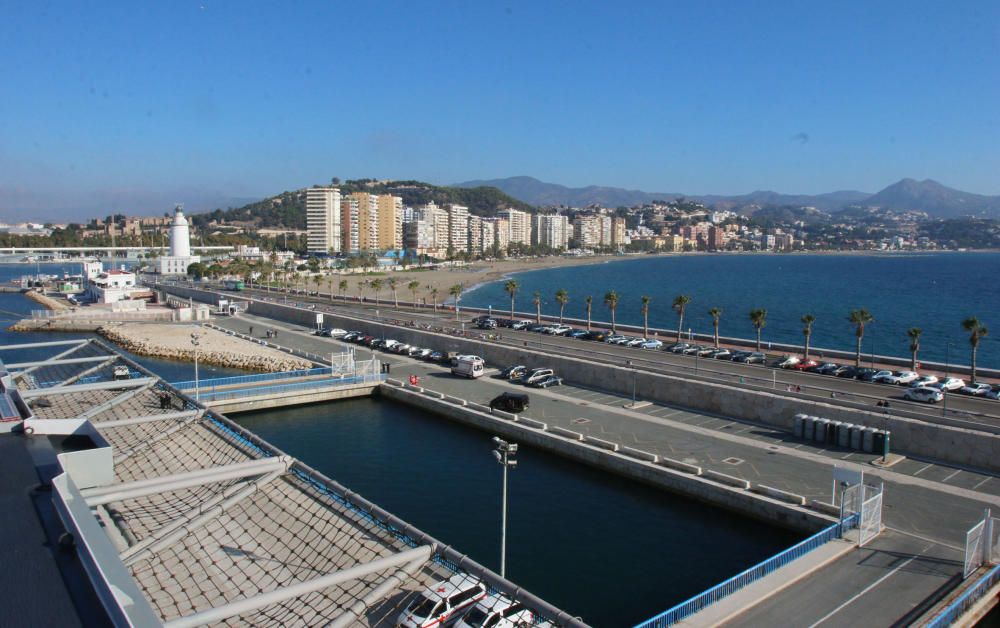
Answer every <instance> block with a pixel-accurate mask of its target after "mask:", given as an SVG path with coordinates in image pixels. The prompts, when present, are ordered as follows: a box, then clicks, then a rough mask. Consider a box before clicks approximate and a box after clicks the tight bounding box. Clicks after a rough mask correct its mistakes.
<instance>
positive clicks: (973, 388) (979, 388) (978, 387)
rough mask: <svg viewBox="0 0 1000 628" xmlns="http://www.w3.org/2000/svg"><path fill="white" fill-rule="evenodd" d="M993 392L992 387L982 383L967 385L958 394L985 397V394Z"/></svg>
mask: <svg viewBox="0 0 1000 628" xmlns="http://www.w3.org/2000/svg"><path fill="white" fill-rule="evenodd" d="M992 390H993V387H992V386H990V385H989V384H984V383H982V382H979V383H976V384H969V385H968V386H966V387H964V388H962V389H961V390H959V391H958V392H960V393H962V394H963V395H972V396H973V397H985V396H986V394H987V393H989V392H990V391H992Z"/></svg>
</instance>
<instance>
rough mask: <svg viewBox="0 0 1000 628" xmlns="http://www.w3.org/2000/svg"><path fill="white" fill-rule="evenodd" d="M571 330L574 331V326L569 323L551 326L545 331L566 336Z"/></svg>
mask: <svg viewBox="0 0 1000 628" xmlns="http://www.w3.org/2000/svg"><path fill="white" fill-rule="evenodd" d="M571 331H573V328H572V327H570V326H569V325H556V326H555V327H549V328H548V329H547V330H545V333H547V334H552V335H553V336H565V335H566V334H568V333H569V332H571Z"/></svg>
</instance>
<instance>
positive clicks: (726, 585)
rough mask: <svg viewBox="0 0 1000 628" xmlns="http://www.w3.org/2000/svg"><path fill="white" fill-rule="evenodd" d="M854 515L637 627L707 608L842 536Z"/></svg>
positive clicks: (654, 627)
mask: <svg viewBox="0 0 1000 628" xmlns="http://www.w3.org/2000/svg"><path fill="white" fill-rule="evenodd" d="M857 517H858V515H852V516H851V517H848V518H847V519H845V520H844V521H843V522H837V523H834V524H833V525H831V526H830V527H828V528H824V529H823V530H821V531H820V532H817V533H816V534H814V535H812V536H811V537H809V538H807V539H805V540H804V541H801V542H800V543H796V544H795V545H793V546H792V547H790V548H788V549H786V550H785V551H783V552H781V553H780V554H776V555H774V556H772V557H771V558H768V559H767V560H765V561H764V562H762V563H758V564H756V565H754V566H753V567H751V568H750V569H747V570H746V571H744V572H743V573H740V574H737V575H735V576H733V577H732V578H730V579H729V580H726V581H725V582H722V583H721V584H717V585H715V586H714V587H712V588H711V589H708V590H707V591H704V592H702V593H699V594H698V595H696V596H694V597H693V598H691V599H689V600H687V601H684V602H681V603H680V604H678V605H677V606H674V607H673V608H670V609H668V610H666V611H664V612H663V613H660V614H659V615H657V616H656V617H653V618H652V619H647V620H646V621H644V622H642V623H640V624H637V625H636V628H663V627H664V626H672V625H674V624H676V623H677V622H679V621H681V620H682V619H684V618H685V617H690V616H691V615H694V614H695V613H697V612H699V611H702V610H704V609H706V608H708V607H709V606H711V605H712V604H715V603H716V602H718V601H719V600H722V599H723V598H725V597H727V596H729V595H732V594H733V593H736V592H737V591H739V590H740V589H742V588H743V587H745V586H747V585H749V584H751V583H753V582H755V581H757V580H759V579H761V578H763V577H764V576H766V575H768V574H770V573H772V572H773V571H776V570H777V569H780V568H781V567H784V566H785V565H787V564H789V563H791V562H792V561H794V560H795V559H797V558H801V557H802V556H804V555H806V554H808V553H809V552H811V551H813V550H814V549H816V548H817V547H819V546H821V545H823V544H824V543H826V542H827V541H832V540H834V539H838V538H840V537H841V536H842V526H843V529H846V527H849V526H850V524H851V523H852V520H853V519H855V518H857Z"/></svg>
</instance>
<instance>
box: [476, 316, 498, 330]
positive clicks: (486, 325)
mask: <svg viewBox="0 0 1000 628" xmlns="http://www.w3.org/2000/svg"><path fill="white" fill-rule="evenodd" d="M476 327H478V328H479V329H496V328H497V322H496V321H495V320H493V319H492V318H487V319H485V320H481V321H479V322H477V323H476Z"/></svg>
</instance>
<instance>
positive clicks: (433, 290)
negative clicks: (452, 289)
mask: <svg viewBox="0 0 1000 628" xmlns="http://www.w3.org/2000/svg"><path fill="white" fill-rule="evenodd" d="M431 299H433V300H434V311H435V312H437V309H438V289H437V288H431Z"/></svg>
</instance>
